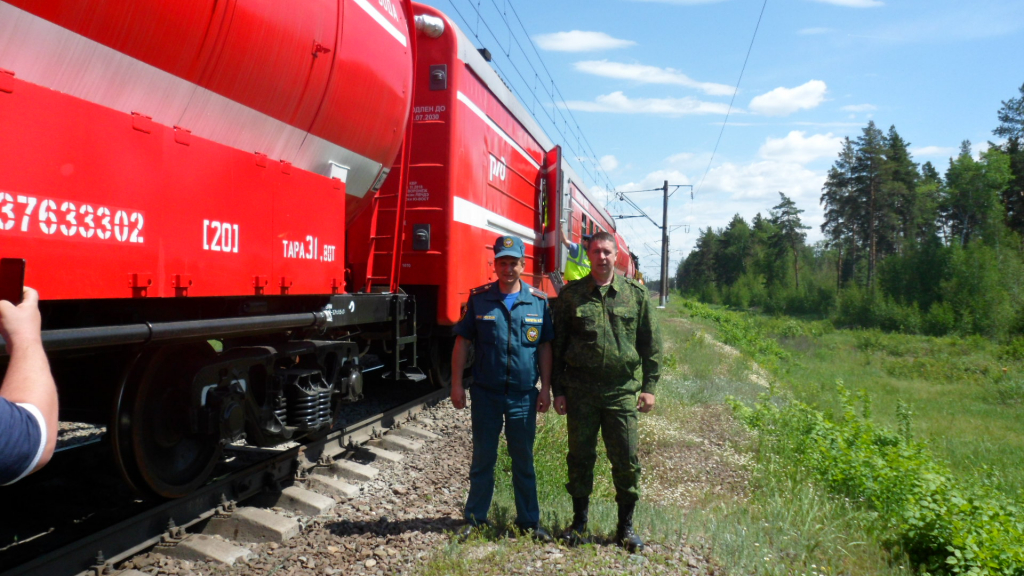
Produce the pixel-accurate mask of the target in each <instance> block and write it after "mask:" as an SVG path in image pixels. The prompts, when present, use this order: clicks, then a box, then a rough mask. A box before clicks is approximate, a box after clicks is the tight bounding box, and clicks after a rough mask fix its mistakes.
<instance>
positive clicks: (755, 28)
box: [697, 0, 768, 192]
mask: <svg viewBox="0 0 1024 576" xmlns="http://www.w3.org/2000/svg"><path fill="white" fill-rule="evenodd" d="M766 6H768V0H764V3H763V4H761V13H760V14H758V16H757V25H756V26H754V34H753V36H751V37H750V46H747V55H746V57H745V58H743V66H742V67H741V68H740V77H739V78H737V79H736V89H734V90H733V91H732V98H731V99H730V100H729V108H728V110H726V111H725V120H723V121H722V129H721V130H720V131H719V132H718V140H716V141H715V148H714V150H712V151H711V159H710V160H708V167H707V169H705V170H704V175H703V176H701V177H700V184H698V185H697V192H700V189H701V188H702V187H703V186H704V179H705V178H707V177H708V172H710V171H711V163H712V162H714V161H715V154H716V153H717V152H718V145H719V144H721V143H722V134H725V126H726V125H727V124H728V123H729V114H731V113H732V105H733V103H734V102H736V94H737V93H738V92H739V91H740V82H741V81H743V72H744V71H746V69H747V61H748V60H750V52H751V51H752V50H753V49H754V39H756V38H757V30H758V28H760V27H761V18H762V17H763V16H764V9H765V7H766Z"/></svg>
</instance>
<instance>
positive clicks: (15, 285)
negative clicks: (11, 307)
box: [0, 258, 25, 305]
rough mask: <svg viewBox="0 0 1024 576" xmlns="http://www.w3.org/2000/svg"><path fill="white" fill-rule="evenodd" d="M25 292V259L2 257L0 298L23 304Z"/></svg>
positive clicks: (0, 262) (0, 265) (0, 261)
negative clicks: (22, 299) (22, 297)
mask: <svg viewBox="0 0 1024 576" xmlns="http://www.w3.org/2000/svg"><path fill="white" fill-rule="evenodd" d="M24 292H25V259H24V258H0V300H7V301H8V302H11V303H12V304H15V305H17V304H21V296H22V294H24Z"/></svg>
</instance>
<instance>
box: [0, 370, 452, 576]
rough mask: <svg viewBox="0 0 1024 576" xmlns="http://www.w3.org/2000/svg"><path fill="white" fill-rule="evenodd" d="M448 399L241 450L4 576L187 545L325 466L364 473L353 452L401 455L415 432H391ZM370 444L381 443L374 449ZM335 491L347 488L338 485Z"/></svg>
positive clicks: (84, 567)
mask: <svg viewBox="0 0 1024 576" xmlns="http://www.w3.org/2000/svg"><path fill="white" fill-rule="evenodd" d="M446 397H447V391H446V390H443V389H442V390H436V391H433V392H430V393H428V394H426V395H423V396H420V397H418V398H415V399H413V400H411V401H408V402H405V403H404V404H401V405H399V406H396V407H393V408H390V409H387V410H384V411H382V412H380V413H378V414H376V415H373V416H371V417H368V418H365V419H363V420H360V421H358V422H355V423H353V424H351V425H347V426H344V427H343V428H341V429H339V430H336V431H334V432H331V433H330V434H327V435H326V436H324V437H323V438H320V439H316V440H310V441H307V442H305V443H303V444H301V445H298V446H293V447H290V448H287V449H283V450H265V449H260V450H244V449H243V450H237V451H235V454H234V455H235V459H236V460H237V461H238V462H237V463H236V465H237V466H238V469H237V470H233V471H231V472H229V473H225V474H223V475H221V476H220V477H218V478H216V479H215V480H213V481H212V482H209V483H208V484H206V485H205V486H203V487H202V488H200V489H198V490H196V491H195V492H194V493H192V494H190V495H188V496H186V497H183V498H179V499H175V500H170V501H166V502H163V503H160V504H158V505H156V506H153V507H149V508H147V509H145V510H142V511H140V512H138V513H136V514H133V515H131V516H130V517H128V518H125V519H122V520H120V521H117V522H116V523H114V524H112V525H109V526H106V527H104V528H102V529H100V530H98V531H96V532H93V533H91V534H88V535H86V536H83V537H81V538H78V539H76V540H74V541H72V542H69V543H66V544H64V545H62V546H60V547H58V548H56V549H53V550H48V551H44V552H42V553H40V554H39V555H37V556H36V557H35V558H33V559H31V560H28V561H25V562H22V563H20V564H18V565H16V566H4V565H2V564H0V570H2V571H0V576H20V575H28V574H46V575H48V576H50V575H52V576H65V575H66V576H74V575H80V574H89V575H104V574H114V573H115V571H114V570H113V567H114V566H115V565H117V564H118V563H120V562H123V561H124V560H126V559H128V558H131V557H133V556H135V555H137V554H139V553H141V552H144V551H146V550H147V549H150V548H153V547H154V546H158V545H159V546H161V548H162V549H164V550H167V549H168V548H170V547H173V546H174V545H176V544H178V543H180V542H181V541H183V540H184V539H185V538H186V537H187V536H188V535H189V534H188V529H189V528H191V527H193V526H196V525H197V524H200V523H207V524H208V523H209V522H210V521H211V519H214V518H215V517H217V518H218V519H219V520H224V519H225V518H227V517H230V516H231V515H232V513H233V511H234V510H235V505H236V503H239V502H243V501H247V500H250V501H251V500H253V499H257V500H258V499H259V498H257V497H260V495H261V494H262V495H266V496H263V498H264V500H265V501H268V502H271V504H273V503H274V502H275V501H276V500H275V498H276V495H278V494H281V493H282V492H281V491H282V489H283V488H284V487H286V486H289V485H291V484H293V483H295V482H296V481H297V480H303V479H305V478H307V477H308V476H309V475H310V474H312V473H314V472H318V471H322V470H325V469H327V470H329V471H328V474H327V477H328V478H330V477H331V476H332V474H331V473H334V474H333V475H339V473H340V475H341V476H346V475H349V474H353V473H352V472H350V470H355V473H354V474H355V476H351V475H350V476H349V477H350V478H352V477H358V476H359V471H360V470H364V469H365V468H366V467H365V466H364V467H360V466H359V465H358V464H356V463H351V462H350V461H349V457H351V456H352V455H354V454H355V453H357V452H358V451H365V450H371V451H374V452H377V453H378V454H379V455H380V456H381V457H387V456H388V455H393V454H394V452H393V451H389V450H388V449H387V448H386V447H387V446H390V447H392V448H397V449H400V448H401V446H402V444H403V443H405V444H408V443H409V442H410V441H409V439H408V438H407V436H408V434H407V435H406V437H403V436H400V435H399V434H401V433H400V432H399V433H396V434H387V435H386V436H385V434H386V433H388V432H389V431H395V432H397V429H399V428H400V427H401V426H402V425H403V424H404V423H407V422H408V421H409V420H411V419H412V418H413V417H414V416H415V415H416V414H417V413H419V412H420V411H421V410H423V409H424V408H426V407H429V406H431V405H433V404H436V403H437V402H439V401H441V400H442V399H444V398H446ZM371 441H376V442H371ZM367 443H371V444H377V446H374V447H370V448H367V447H366V444H367ZM412 444H415V441H413V442H412ZM382 446H384V447H385V448H383V449H382ZM268 454H269V456H268ZM341 486H343V484H341ZM329 488H331V487H329ZM350 488H351V487H350ZM333 489H334V490H338V489H342V490H343V489H344V488H339V487H337V486H335V487H333ZM2 561H3V560H2V557H0V562H2Z"/></svg>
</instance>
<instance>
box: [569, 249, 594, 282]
mask: <svg viewBox="0 0 1024 576" xmlns="http://www.w3.org/2000/svg"><path fill="white" fill-rule="evenodd" d="M576 246H577V249H576V258H573V257H572V251H571V250H570V251H569V254H568V256H569V257H568V260H567V261H566V263H565V281H566V282H572V281H573V280H579V279H580V278H586V277H587V275H588V274H590V259H589V258H587V253H586V251H584V250H583V246H581V245H579V244H577V245H576Z"/></svg>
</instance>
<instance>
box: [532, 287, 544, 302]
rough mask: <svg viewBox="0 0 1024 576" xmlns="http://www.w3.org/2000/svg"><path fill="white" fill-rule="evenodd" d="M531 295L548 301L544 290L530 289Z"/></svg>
mask: <svg viewBox="0 0 1024 576" xmlns="http://www.w3.org/2000/svg"><path fill="white" fill-rule="evenodd" d="M530 294H533V295H534V296H536V297H537V298H541V299H544V300H547V299H548V295H547V293H546V292H544V291H543V290H537V289H536V288H530Z"/></svg>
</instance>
